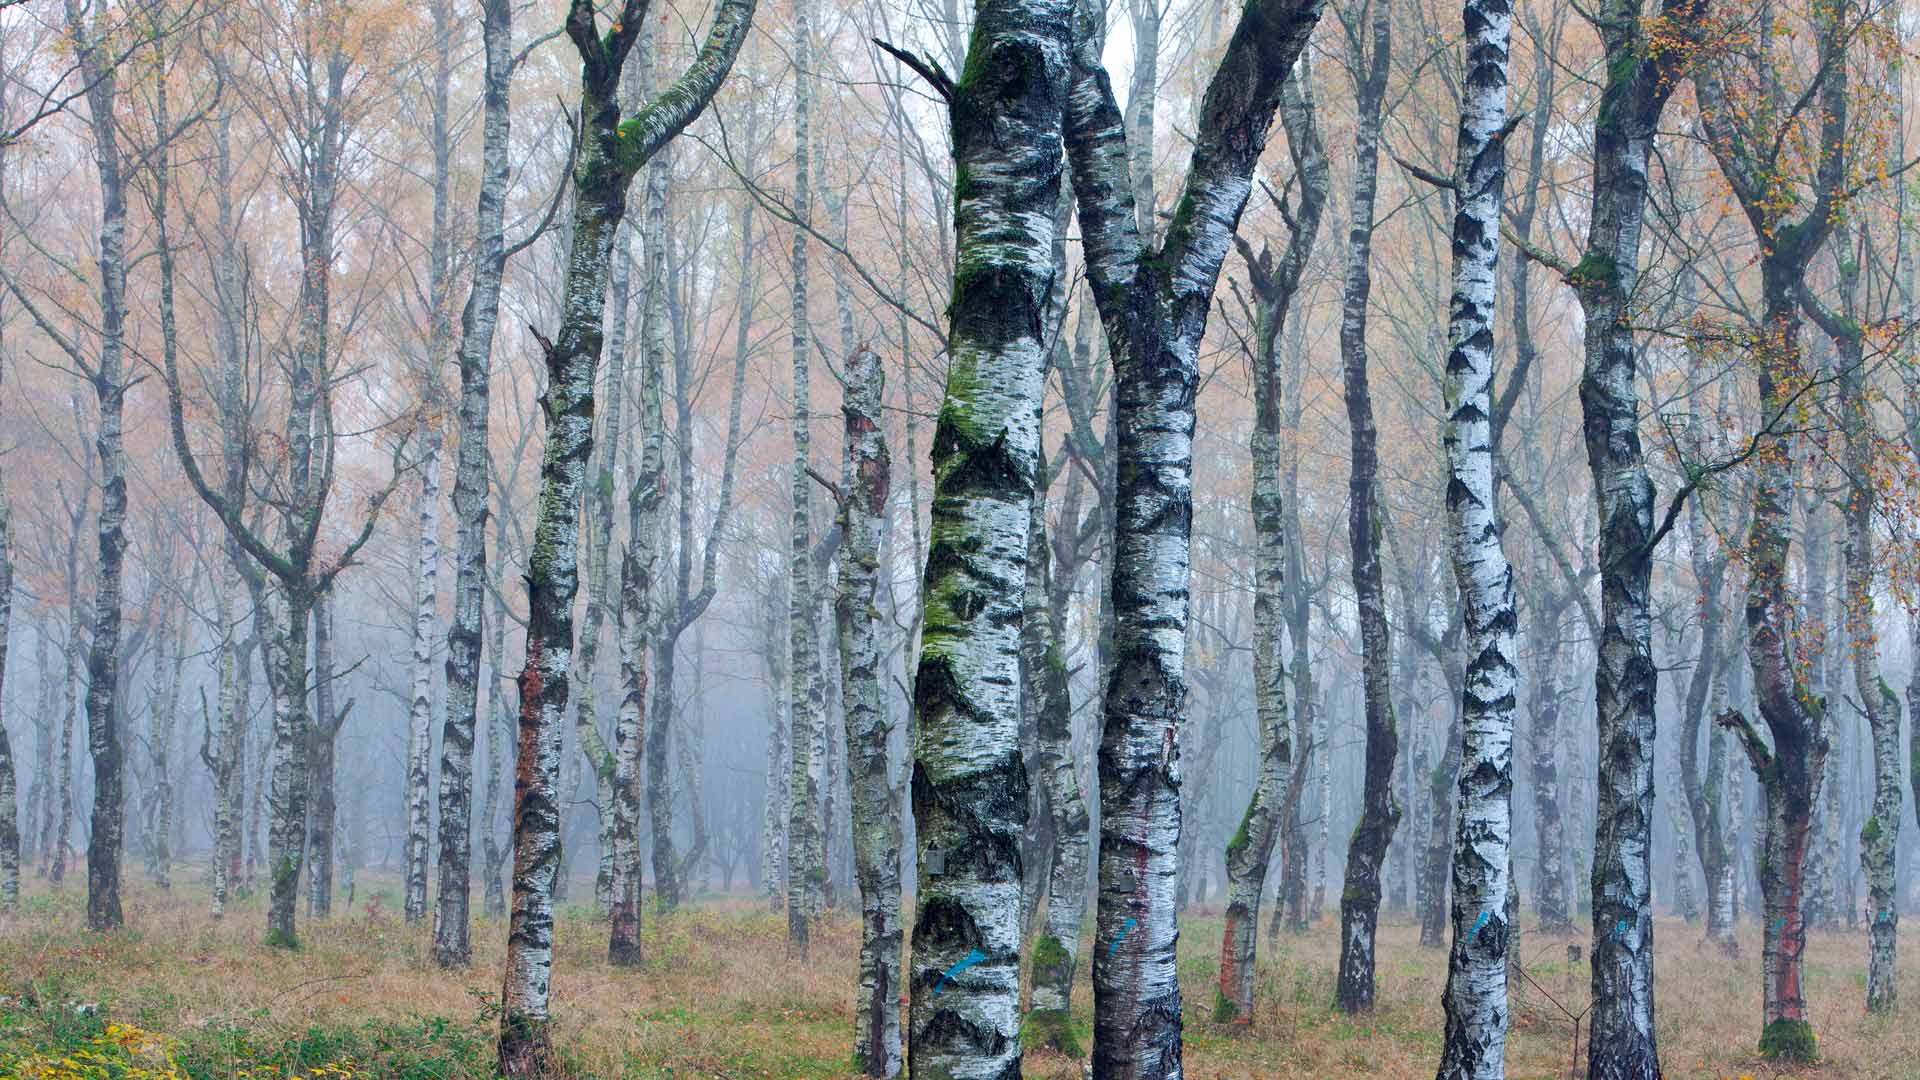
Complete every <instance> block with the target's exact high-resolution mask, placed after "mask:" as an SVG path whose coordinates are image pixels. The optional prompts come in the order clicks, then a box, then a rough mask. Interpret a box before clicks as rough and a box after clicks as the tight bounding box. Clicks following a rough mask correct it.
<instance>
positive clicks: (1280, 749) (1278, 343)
mask: <svg viewBox="0 0 1920 1080" xmlns="http://www.w3.org/2000/svg"><path fill="white" fill-rule="evenodd" d="M1280 114H1281V120H1282V123H1283V124H1284V125H1285V127H1286V130H1287V145H1288V149H1289V150H1290V151H1291V153H1292V157H1293V164H1294V169H1295V171H1296V173H1297V174H1298V175H1299V177H1300V179H1301V188H1300V192H1301V194H1300V197H1299V199H1298V200H1297V201H1296V202H1295V203H1294V205H1292V206H1291V207H1290V208H1289V212H1288V213H1287V214H1286V215H1285V216H1286V218H1287V220H1288V222H1289V223H1290V225H1291V227H1292V235H1291V236H1290V238H1289V239H1288V242H1287V248H1286V250H1285V252H1284V253H1283V254H1282V255H1281V256H1280V258H1279V260H1278V262H1277V263H1276V261H1275V259H1274V256H1273V253H1272V251H1271V249H1263V250H1262V251H1261V252H1260V253H1259V254H1258V255H1255V254H1254V251H1253V248H1252V246H1251V245H1250V244H1248V243H1247V242H1246V241H1244V240H1238V238H1236V242H1237V243H1238V244H1239V246H1240V252H1241V255H1242V256H1243V257H1244V258H1245V259H1246V263H1247V274H1248V277H1249V279H1250V282H1251V285H1252V289H1253V294H1254V297H1255V300H1256V303H1257V307H1256V311H1255V318H1256V320H1257V323H1256V325H1255V327H1254V356H1253V365H1254V384H1253V389H1254V430H1253V435H1252V437H1251V439H1250V440H1249V444H1250V445H1249V449H1250V451H1251V454H1252V458H1253V476H1254V481H1253V483H1254V488H1253V499H1252V512H1253V529H1254V537H1255V540H1254V599H1253V667H1254V708H1255V712H1256V713H1257V715H1258V718H1259V732H1260V742H1259V752H1260V759H1259V767H1258V770H1257V772H1256V780H1255V782H1254V789H1253V794H1252V796H1251V797H1250V798H1249V799H1248V801H1247V809H1246V812H1245V814H1244V815H1243V816H1242V818H1241V821H1240V827H1239V829H1238V830H1236V831H1235V832H1234V834H1233V839H1232V840H1231V841H1229V842H1228V844H1227V850H1226V868H1227V907H1226V921H1225V924H1224V926H1223V927H1222V929H1221V935H1220V986H1219V993H1218V996H1217V997H1216V999H1215V1002H1214V1017H1213V1018H1214V1020H1215V1021H1216V1022H1219V1023H1240V1024H1247V1023H1251V1022H1252V1020H1253V988H1254V969H1255V964H1256V955H1257V947H1258V935H1257V933H1256V931H1257V924H1258V922H1259V913H1260V896H1261V893H1262V892H1263V891H1264V890H1265V887H1266V881H1267V867H1268V866H1269V865H1270V864H1271V863H1272V862H1273V848H1274V843H1275V841H1276V840H1277V839H1278V837H1279V835H1280V831H1281V829H1282V828H1283V827H1284V824H1285V822H1284V821H1283V819H1284V818H1286V817H1287V816H1288V815H1286V814H1283V813H1282V810H1283V808H1284V807H1286V806H1288V805H1289V801H1290V800H1289V798H1288V787H1289V785H1290V784H1291V782H1292V781H1293V779H1294V773H1295V769H1294V765H1293V761H1292V756H1293V740H1292V737H1291V736H1292V724H1291V722H1290V719H1289V717H1288V715H1287V689H1286V681H1287V677H1288V671H1287V663H1286V659H1285V657H1284V656H1283V654H1282V647H1283V644H1284V637H1285V633H1284V631H1285V619H1286V615H1287V610H1286V609H1287V608H1288V607H1291V606H1293V601H1294V600H1295V599H1296V592H1297V591H1298V590H1296V589H1293V588H1290V587H1289V583H1288V580H1287V562H1288V558H1289V555H1290V550H1289V549H1290V548H1291V553H1297V552H1298V551H1299V550H1300V549H1299V546H1298V545H1297V544H1294V543H1292V541H1293V539H1294V537H1293V534H1292V531H1291V530H1290V529H1289V527H1288V526H1289V525H1290V524H1291V525H1293V526H1296V527H1297V525H1298V515H1297V514H1293V515H1289V514H1288V513H1287V507H1286V505H1285V504H1286V493H1285V488H1284V487H1283V484H1282V479H1283V473H1293V474H1297V454H1293V455H1287V456H1288V458H1289V462H1288V464H1289V465H1291V466H1293V467H1292V468H1285V467H1283V464H1282V456H1283V455H1282V450H1281V446H1280V443H1281V438H1282V430H1281V429H1282V427H1283V426H1284V425H1283V421H1282V412H1283V409H1282V401H1281V398H1282V396H1283V387H1284V383H1285V381H1286V380H1284V379H1283V378H1282V374H1281V370H1280V366H1281V352H1282V335H1283V334H1284V333H1285V332H1286V329H1287V315H1288V312H1289V310H1290V309H1291V307H1292V304H1293V299H1294V296H1295V294H1296V293H1297V291H1298V289H1299V286H1300V278H1301V275H1302V274H1303V273H1304V271H1305V270H1306V266H1307V260H1308V259H1309V258H1310V257H1311V255H1312V252H1313V245H1314V241H1315V239H1316V238H1317V236H1318V234H1319V231H1320V217H1321V212H1322V210H1323V209H1324V208H1325V206H1326V200H1327V192H1328V188H1329V186H1330V183H1329V179H1328V173H1327V157H1326V150H1325V147H1324V146H1323V145H1322V144H1321V141H1320V132H1319V127H1318V125H1317V123H1316V120H1315V117H1314V100H1313V81H1312V74H1311V71H1310V69H1309V68H1308V66H1307V63H1306V61H1305V60H1304V59H1303V60H1301V61H1300V63H1299V65H1298V66H1297V67H1296V68H1295V69H1294V72H1293V74H1292V75H1291V77H1290V78H1289V79H1288V80H1287V82H1286V84H1285V86H1284V88H1283V90H1282V93H1281V105H1280ZM1293 382H1294V386H1293V389H1294V390H1295V392H1296V394H1297V393H1298V392H1299V385H1298V379H1297V378H1296V379H1294V380H1293ZM1293 434H1295V435H1296V436H1297V434H1298V432H1297V428H1296V430H1295V432H1294V433H1293ZM1288 479H1290V480H1291V479H1292V477H1291V476H1289V477H1288ZM1296 486H1297V485H1296ZM1303 570H1304V568H1303V567H1301V566H1298V565H1296V566H1295V567H1294V568H1293V572H1294V574H1295V575H1296V576H1297V575H1299V574H1300V573H1302V572H1303ZM1305 644H1306V643H1305V641H1304V638H1297V639H1296V641H1295V647H1296V652H1298V651H1299V650H1300V649H1302V648H1304V647H1305ZM1300 706H1301V708H1302V710H1303V711H1304V709H1305V708H1306V702H1305V701H1301V702H1300ZM1292 804H1293V805H1295V806H1297V805H1298V800H1297V797H1296V799H1294V800H1292ZM1289 854H1290V856H1291V859H1290V861H1291V862H1293V863H1298V862H1300V859H1301V856H1302V855H1303V854H1304V852H1302V851H1300V850H1297V849H1294V850H1291V851H1290V852H1289ZM1301 881H1302V883H1304V881H1305V877H1304V873H1302V875H1301Z"/></svg>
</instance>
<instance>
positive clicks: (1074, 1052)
mask: <svg viewBox="0 0 1920 1080" xmlns="http://www.w3.org/2000/svg"><path fill="white" fill-rule="evenodd" d="M1044 467H1045V466H1044V463H1043V464H1042V465H1041V468H1042V469H1044ZM1044 479H1046V477H1045V475H1044V473H1042V474H1040V475H1039V476H1038V477H1036V485H1035V487H1036V490H1035V493H1034V499H1033V507H1032V519H1031V521H1030V523H1029V527H1028V537H1027V559H1028V563H1027V611H1026V619H1027V622H1026V624H1025V625H1024V626H1023V627H1022V629H1021V635H1022V637H1021V641H1022V649H1023V650H1024V652H1025V658H1024V659H1025V667H1026V671H1027V675H1028V680H1029V681H1028V683H1027V689H1028V692H1029V694H1030V695H1031V696H1032V697H1033V698H1034V699H1035V700H1034V702H1033V704H1032V706H1031V707H1032V708H1034V709H1035V710H1036V713H1037V717H1036V720H1037V722H1036V725H1035V726H1036V728H1037V734H1038V736H1039V743H1040V769H1041V782H1042V783H1044V784H1045V785H1046V788H1047V799H1046V804H1047V808H1048V811H1049V813H1051V814H1052V815H1053V823H1052V825H1053V858H1052V860H1051V862H1050V865H1049V866H1048V869H1047V895H1046V903H1047V906H1046V921H1045V925H1044V926H1043V927H1042V928H1041V930H1040V937H1039V939H1038V940H1037V941H1035V942H1034V946H1033V951H1032V965H1033V966H1032V971H1033V976H1032V978H1033V989H1032V992H1031V994H1030V996H1029V999H1028V1009H1027V1018H1026V1024H1025V1027H1024V1029H1023V1031H1022V1037H1023V1038H1027V1039H1028V1040H1029V1043H1030V1044H1032V1043H1035V1042H1037V1043H1039V1044H1041V1045H1046V1046H1050V1047H1052V1048H1053V1049H1055V1050H1058V1051H1060V1052H1061V1053H1063V1054H1066V1055H1068V1056H1070V1057H1074V1058H1078V1057H1080V1056H1081V1048H1080V1040H1079V1037H1078V1035H1077V1034H1076V1033H1075V1032H1074V1027H1073V1014H1072V1009H1071V1005H1072V1000H1073V979H1074V971H1075V969H1076V967H1077V966H1078V962H1079V956H1080V923H1081V921H1082V919H1083V918H1084V916H1085V914H1086V906H1087V830H1088V828H1089V827H1090V825H1091V824H1092V823H1091V822H1090V821H1089V819H1088V813H1087V798H1086V794H1085V793H1084V792H1083V791H1081V789H1080V778H1079V773H1078V770H1077V769H1076V768H1075V763H1074V759H1073V702H1072V698H1071V689H1072V688H1071V686H1070V683H1069V680H1068V675H1067V663H1066V653H1065V647H1064V645H1063V644H1062V638H1063V637H1064V635H1065V631H1066V621H1067V620H1066V607H1067V601H1068V596H1069V593H1070V592H1071V589H1072V582H1071V581H1068V580H1062V579H1061V577H1056V574H1055V570H1054V566H1053V560H1052V557H1051V556H1052V552H1051V549H1050V546H1049V543H1048V536H1047V529H1046V499H1045V497H1044V494H1043V493H1044V491H1045V485H1044V484H1041V483H1040V481H1041V480H1044ZM1068 505H1069V507H1070V508H1071V509H1072V511H1073V512H1072V513H1069V514H1068V515H1067V516H1066V518H1065V520H1066V521H1069V522H1071V521H1077V520H1078V518H1079V514H1078V502H1077V500H1076V499H1073V498H1071V497H1070V498H1069V499H1068ZM1062 577H1064V575H1062ZM1036 590H1038V592H1039V597H1038V599H1039V605H1038V606H1036V604H1035V599H1036V598H1035V591H1036Z"/></svg>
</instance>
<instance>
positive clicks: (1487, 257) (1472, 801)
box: [1437, 0, 1519, 1080]
mask: <svg viewBox="0 0 1920 1080" xmlns="http://www.w3.org/2000/svg"><path fill="white" fill-rule="evenodd" d="M1462 11H1463V15H1464V19H1465V23H1466V42H1465V46H1466V48H1465V53H1466V56H1465V59H1466V76H1465V78H1464V80H1463V82H1462V84H1461V98H1460V126H1459V129H1458V135H1457V137H1456V140H1455V144H1454V168H1453V176H1452V185H1453V194H1454V200H1453V203H1454V205H1453V294H1452V298H1451V300H1450V302H1449V304H1448V327H1447V358H1446V365H1445V413H1444V416H1445V423H1444V427H1443V429H1442V434H1441V445H1442V448H1443V449H1444V451H1445V454H1446V467H1447V475H1446V485H1447V487H1446V505H1447V541H1448V549H1449V553H1450V555H1451V557H1452V562H1453V571H1454V578H1455V581H1456V582H1457V583H1458V585H1459V590H1460V604H1461V609H1462V622H1463V628H1464V642H1463V644H1464V646H1465V660H1466V664H1465V671H1464V673H1463V677H1462V683H1463V691H1464V693H1463V695H1462V697H1461V710H1460V726H1461V731H1462V743H1461V756H1460V768H1459V773H1458V775H1459V807H1458V810H1457V812H1456V814H1455V832H1454V843H1453V919H1452V921H1453V947H1452V950H1451V952H1450V954H1449V956H1448V960H1447V989H1446V993H1445V995H1444V997H1443V999H1442V1000H1443V1002H1444V1004H1445V1006H1446V1043H1445V1045H1444V1047H1443V1048H1442V1049H1441V1053H1440V1068H1439V1072H1438V1074H1437V1075H1438V1076H1439V1077H1440V1080H1497V1078H1500V1077H1504V1076H1505V1075H1506V1038H1507V1019H1508V1014H1507V949H1508V945H1509V937H1510V934H1511V927H1510V924H1509V913H1508V908H1507V893H1508V890H1509V889H1510V888H1511V887H1512V883H1511V881H1510V880H1509V873H1510V870H1511V867H1512V861H1511V859H1510V858H1509V857H1508V853H1509V849H1510V847H1511V844H1512V839H1513V838H1512V827H1513V820H1512V808H1511V805H1510V803H1511V799H1512V794H1513V713H1514V703H1515V691H1516V688H1517V685H1518V682H1519V678H1518V672H1517V671H1516V669H1515V667H1514V663H1513V656H1514V625H1515V617H1514V601H1513V568H1512V566H1511V565H1510V564H1508V562H1507V556H1506V552H1505V551H1504V550H1503V548H1502V546H1501V542H1500V515H1499V510H1498V507H1497V504H1496V503H1495V501H1494V462H1493V456H1494V442H1495V439H1496V438H1497V435H1496V433H1495V431H1494V428H1493V419H1494V401H1493V346H1494V331H1493V317H1494V294H1495V290H1496V282H1497V281H1498V277H1497V272H1496V271H1497V260H1498V255H1499V250H1500V247H1499V245H1500V231H1499V230H1500V205H1501V195H1502V192H1503V188H1504V187H1505V184H1506V145H1505V143H1506V136H1507V134H1508V132H1509V131H1511V130H1512V129H1511V127H1510V126H1509V124H1508V123H1507V86H1508V82H1507V45H1508V37H1509V33H1510V31H1511V28H1512V23H1513V17H1512V12H1511V10H1510V9H1509V8H1508V7H1507V6H1506V5H1505V4H1503V3H1500V2H1499V0H1466V3H1465V5H1464V6H1463V9H1462Z"/></svg>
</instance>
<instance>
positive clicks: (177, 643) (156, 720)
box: [0, 507, 187, 890]
mask: <svg viewBox="0 0 1920 1080" xmlns="http://www.w3.org/2000/svg"><path fill="white" fill-rule="evenodd" d="M0 513H4V508H3V507H0ZM0 633H4V630H3V629H0ZM186 644H187V643H186V628H185V626H184V624H182V623H177V622H175V621H174V619H173V618H172V617H171V616H163V617H162V620H161V624H160V629H159V632H158V634H157V636H156V641H155V648H154V659H153V663H154V671H153V677H154V689H153V697H152V700H151V702H150V703H149V704H148V713H149V716H150V718H151V719H150V722H149V724H148V728H147V753H148V756H149V758H150V759H151V760H152V762H153V778H154V779H153V789H152V790H151V791H150V792H149V793H148V795H147V799H146V802H147V804H148V805H147V813H146V814H145V815H144V816H145V818H146V833H147V842H146V848H147V863H148V867H149V870H150V876H151V877H152V878H153V883H154V884H155V885H156V886H158V887H159V888H160V889H162V890H170V889H172V888H173V803H174V789H173V741H174V729H175V728H176V727H178V725H179V719H180V679H181V671H182V669H183V668H184V667H185V665H186V656H185V652H186ZM3 647H4V646H0V648H3ZM0 675H4V672H0ZM0 832H4V827H0ZM0 839H4V838H3V837H0Z"/></svg>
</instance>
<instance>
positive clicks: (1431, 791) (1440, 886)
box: [1414, 671, 1463, 949]
mask: <svg viewBox="0 0 1920 1080" xmlns="http://www.w3.org/2000/svg"><path fill="white" fill-rule="evenodd" d="M1451 674H1452V672H1451V671H1450V672H1449V675H1451ZM1455 683H1456V680H1455V679H1453V678H1448V680H1447V689H1448V690H1449V691H1452V690H1457V689H1459V687H1458V686H1456V685H1455ZM1448 696H1449V697H1452V694H1449V695H1448ZM1447 715H1448V717H1449V719H1448V721H1447V725H1446V727H1445V728H1441V729H1439V730H1437V731H1435V730H1433V728H1435V727H1437V725H1429V730H1428V732H1427V743H1428V746H1429V748H1430V749H1431V747H1432V746H1433V744H1435V743H1438V744H1439V747H1440V753H1439V755H1438V760H1437V761H1435V762H1434V765H1433V768H1432V770H1431V771H1428V770H1425V769H1424V768H1416V769H1415V770H1414V772H1415V775H1416V776H1419V777H1420V778H1421V779H1422V780H1423V781H1424V782H1425V783H1426V789H1427V791H1426V795H1427V814H1426V826H1427V830H1426V838H1427V842H1426V845H1425V846H1424V847H1423V848H1421V851H1420V869H1419V871H1418V872H1419V879H1418V881H1417V885H1418V887H1419V888H1418V893H1419V908H1420V944H1421V946H1422V947H1424V948H1428V949H1437V948H1439V947H1440V946H1441V945H1442V944H1444V943H1445V936H1446V929H1447V865H1448V863H1449V862H1451V861H1452V857H1453V840H1454V836H1453V825H1454V819H1453V791H1454V787H1455V786H1456V785H1455V780H1456V778H1457V777H1458V776H1459V775H1460V758H1461V754H1462V752H1463V748H1462V746H1461V741H1460V740H1461V736H1462V732H1461V728H1460V708H1459V706H1452V705H1450V706H1448V713H1447ZM1432 760H1433V755H1432V754H1431V753H1429V754H1428V756H1427V758H1426V759H1425V760H1423V761H1421V762H1419V763H1418V764H1419V765H1421V766H1424V765H1425V764H1426V762H1427V761H1432Z"/></svg>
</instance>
